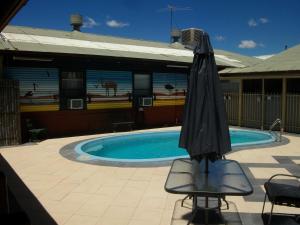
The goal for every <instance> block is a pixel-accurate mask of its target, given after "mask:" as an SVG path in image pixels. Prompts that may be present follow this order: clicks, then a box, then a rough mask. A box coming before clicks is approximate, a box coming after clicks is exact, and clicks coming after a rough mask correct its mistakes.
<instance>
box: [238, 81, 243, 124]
mask: <svg viewBox="0 0 300 225" xmlns="http://www.w3.org/2000/svg"><path fill="white" fill-rule="evenodd" d="M242 98H243V79H240V85H239V115H238V125H239V126H240V127H241V126H242V104H243V101H242Z"/></svg>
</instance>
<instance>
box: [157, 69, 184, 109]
mask: <svg viewBox="0 0 300 225" xmlns="http://www.w3.org/2000/svg"><path fill="white" fill-rule="evenodd" d="M186 91H187V75H186V74H181V73H153V95H154V105H155V106H164V105H183V104H184V99H185V95H186Z"/></svg>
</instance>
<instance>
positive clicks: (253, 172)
mask: <svg viewBox="0 0 300 225" xmlns="http://www.w3.org/2000/svg"><path fill="white" fill-rule="evenodd" d="M167 129H170V128H167ZM99 136H101V135H90V136H80V137H70V138H60V139H50V140H45V141H43V142H40V143H28V144H24V145H20V146H15V147H7V148H1V149H0V153H1V154H2V156H3V159H2V162H1V163H2V165H1V166H2V167H3V168H4V169H5V170H6V173H7V174H8V175H11V176H9V177H8V179H9V180H8V182H9V183H10V184H11V185H12V187H11V189H12V191H13V192H15V193H16V196H17V198H18V199H19V200H20V205H21V207H23V209H24V210H26V211H27V212H28V213H29V216H30V217H31V219H32V222H33V224H51V217H52V218H53V219H54V220H55V221H56V223H57V224H64V225H77V224H78V225H79V224H80V225H81V224H85V225H148V224H149V225H169V224H170V223H171V218H172V214H173V210H174V205H175V202H176V201H177V200H178V199H180V198H182V197H183V196H178V195H174V194H168V193H166V192H165V190H164V183H165V180H166V176H167V174H168V172H169V168H170V167H169V166H157V167H142V168H141V167H112V166H100V165H91V164H84V163H80V162H75V161H71V160H69V159H67V158H65V157H63V156H62V155H61V154H60V149H62V148H63V147H64V146H66V145H67V144H69V143H72V142H76V141H79V140H85V139H88V138H93V137H99ZM284 137H285V138H287V139H288V140H289V141H288V143H287V144H285V145H279V146H272V147H264V148H256V149H245V150H240V151H235V152H232V153H230V154H229V155H227V159H234V160H237V161H238V162H239V163H240V164H241V165H242V167H243V169H244V171H245V172H246V174H247V176H248V178H249V179H250V181H251V183H252V185H253V187H254V193H253V194H252V195H250V196H246V197H228V198H227V200H229V201H231V202H233V203H234V204H235V205H236V207H237V209H238V211H239V213H240V217H241V219H242V221H243V224H244V225H253V224H255V225H261V224H262V222H261V219H260V212H261V209H262V201H263V196H264V191H263V188H262V185H263V183H264V181H265V180H266V179H267V178H269V177H270V176H272V175H273V174H275V173H286V174H296V173H297V174H298V175H299V174H300V166H299V165H300V147H299V146H300V136H299V135H292V134H285V135H284ZM6 162H7V164H6V165H5V163H6ZM9 167H11V168H9ZM12 174H14V175H12ZM13 176H15V178H12V177H13ZM18 177H19V178H20V179H18ZM17 180H18V181H17ZM22 182H23V183H24V185H23V184H22ZM34 197H36V199H34ZM37 200H38V201H37ZM43 208H44V209H43ZM275 209H276V208H275ZM286 210H287V211H289V212H291V211H293V210H292V209H286ZM298 213H299V210H298ZM41 214H43V215H42V216H41ZM47 214H49V215H48V216H49V219H48V222H45V221H43V219H44V218H45V217H44V216H46V215H47ZM52 222H53V221H52ZM176 224H177V223H176ZM178 224H179V223H178ZM183 224H185V223H183Z"/></svg>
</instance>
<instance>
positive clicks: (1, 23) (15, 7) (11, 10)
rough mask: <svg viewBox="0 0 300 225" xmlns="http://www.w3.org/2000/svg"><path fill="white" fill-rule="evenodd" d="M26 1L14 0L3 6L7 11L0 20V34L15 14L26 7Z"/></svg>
mask: <svg viewBox="0 0 300 225" xmlns="http://www.w3.org/2000/svg"><path fill="white" fill-rule="evenodd" d="M27 1H28V0H15V1H7V2H9V3H10V4H9V3H7V4H6V5H4V7H5V6H7V7H8V8H7V11H6V13H5V15H4V16H3V17H2V16H1V18H0V32H1V31H2V30H3V29H4V27H6V25H7V24H8V23H9V21H10V20H11V19H12V18H13V17H14V16H15V15H16V14H17V12H18V11H19V10H20V9H21V8H22V7H23V6H24V5H26V3H27Z"/></svg>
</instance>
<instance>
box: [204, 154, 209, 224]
mask: <svg viewBox="0 0 300 225" xmlns="http://www.w3.org/2000/svg"><path fill="white" fill-rule="evenodd" d="M204 173H205V175H206V179H208V173H209V170H208V157H207V156H205V171H204ZM204 215H205V216H204V223H205V224H208V197H207V196H205V207H204Z"/></svg>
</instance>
